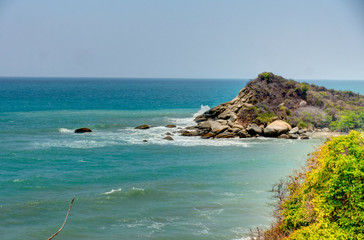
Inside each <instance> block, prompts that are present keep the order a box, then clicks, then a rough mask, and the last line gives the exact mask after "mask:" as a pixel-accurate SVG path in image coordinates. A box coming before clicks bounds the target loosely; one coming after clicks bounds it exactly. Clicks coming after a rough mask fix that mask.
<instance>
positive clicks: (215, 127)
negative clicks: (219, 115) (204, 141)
mask: <svg viewBox="0 0 364 240" xmlns="http://www.w3.org/2000/svg"><path fill="white" fill-rule="evenodd" d="M210 126H211V132H213V133H215V134H218V133H221V132H222V131H224V130H226V129H228V128H229V126H228V125H225V124H222V123H220V122H217V121H210Z"/></svg>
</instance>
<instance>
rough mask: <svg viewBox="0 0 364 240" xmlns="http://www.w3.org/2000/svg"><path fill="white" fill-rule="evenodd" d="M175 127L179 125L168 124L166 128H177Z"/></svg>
mask: <svg viewBox="0 0 364 240" xmlns="http://www.w3.org/2000/svg"><path fill="white" fill-rule="evenodd" d="M175 127H177V126H176V125H174V124H168V125H166V128H175Z"/></svg>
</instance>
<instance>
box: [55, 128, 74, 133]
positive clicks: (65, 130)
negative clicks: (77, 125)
mask: <svg viewBox="0 0 364 240" xmlns="http://www.w3.org/2000/svg"><path fill="white" fill-rule="evenodd" d="M58 131H59V132H60V133H74V130H72V129H67V128H59V129H58Z"/></svg>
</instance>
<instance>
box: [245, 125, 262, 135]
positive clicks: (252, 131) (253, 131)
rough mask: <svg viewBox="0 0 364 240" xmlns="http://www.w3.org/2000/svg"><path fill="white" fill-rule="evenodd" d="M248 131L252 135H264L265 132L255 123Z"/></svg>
mask: <svg viewBox="0 0 364 240" xmlns="http://www.w3.org/2000/svg"><path fill="white" fill-rule="evenodd" d="M246 130H247V131H248V133H249V134H250V135H256V134H262V132H263V129H262V128H261V127H259V126H258V125H257V124H255V123H253V124H251V125H250V126H249V127H248V128H247V129H246Z"/></svg>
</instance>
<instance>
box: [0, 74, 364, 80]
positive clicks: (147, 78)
mask: <svg viewBox="0 0 364 240" xmlns="http://www.w3.org/2000/svg"><path fill="white" fill-rule="evenodd" d="M275 75H279V74H275ZM279 76H281V75H279ZM282 77H283V76H282ZM0 78H53V79H64V78H73V79H114V80H118V79H119V80H121V79H137V80H140V79H145V80H234V81H235V80H236V81H238V80H253V79H255V78H256V77H254V78H235V77H233V78H208V77H201V78H198V77H197V78H193V77H90V76H81V77H80V76H77V77H76V76H75V77H72V76H65V77H59V76H0ZM283 78H285V79H287V80H297V81H315V80H317V81H364V79H337V78H336V79H328V78H307V79H303V78H286V77H283Z"/></svg>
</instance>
